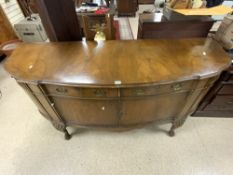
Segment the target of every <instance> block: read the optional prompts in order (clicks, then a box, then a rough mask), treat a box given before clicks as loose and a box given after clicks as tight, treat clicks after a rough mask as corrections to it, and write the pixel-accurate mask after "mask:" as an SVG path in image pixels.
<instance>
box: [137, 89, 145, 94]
mask: <svg viewBox="0 0 233 175" xmlns="http://www.w3.org/2000/svg"><path fill="white" fill-rule="evenodd" d="M135 94H136V95H145V90H144V89H135Z"/></svg>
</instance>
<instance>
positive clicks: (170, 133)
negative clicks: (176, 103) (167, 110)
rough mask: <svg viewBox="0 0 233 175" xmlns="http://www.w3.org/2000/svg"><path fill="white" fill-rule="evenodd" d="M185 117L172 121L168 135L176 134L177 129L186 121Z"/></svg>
mask: <svg viewBox="0 0 233 175" xmlns="http://www.w3.org/2000/svg"><path fill="white" fill-rule="evenodd" d="M185 119H186V118H185ZM185 119H179V120H175V121H174V122H173V123H172V126H171V128H170V130H169V132H168V135H169V136H171V137H173V136H175V129H177V128H179V127H181V126H182V125H183V124H184V122H185Z"/></svg>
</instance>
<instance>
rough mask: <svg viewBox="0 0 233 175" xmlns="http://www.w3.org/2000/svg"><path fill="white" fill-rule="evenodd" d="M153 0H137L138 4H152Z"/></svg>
mask: <svg viewBox="0 0 233 175" xmlns="http://www.w3.org/2000/svg"><path fill="white" fill-rule="evenodd" d="M154 3H155V0H138V4H154Z"/></svg>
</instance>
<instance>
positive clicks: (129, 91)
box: [121, 81, 192, 97]
mask: <svg viewBox="0 0 233 175" xmlns="http://www.w3.org/2000/svg"><path fill="white" fill-rule="evenodd" d="M191 85H192V82H191V81H189V82H181V83H174V84H169V85H155V86H152V87H138V88H122V89H121V96H122V97H128V96H147V95H148V96H149V95H159V94H166V93H174V92H179V91H189V90H191V88H192V86H191Z"/></svg>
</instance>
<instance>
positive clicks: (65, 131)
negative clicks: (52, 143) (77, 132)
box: [52, 121, 71, 140]
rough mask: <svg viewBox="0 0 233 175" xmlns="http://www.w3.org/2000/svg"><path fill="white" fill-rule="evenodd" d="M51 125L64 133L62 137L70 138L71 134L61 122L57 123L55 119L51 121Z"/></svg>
mask: <svg viewBox="0 0 233 175" xmlns="http://www.w3.org/2000/svg"><path fill="white" fill-rule="evenodd" d="M52 124H53V126H54V127H55V128H56V129H57V130H58V131H61V132H63V133H64V137H65V139H66V140H69V139H70V138H71V135H70V134H69V132H68V131H67V129H66V126H65V125H64V124H63V123H59V122H56V121H52Z"/></svg>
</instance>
